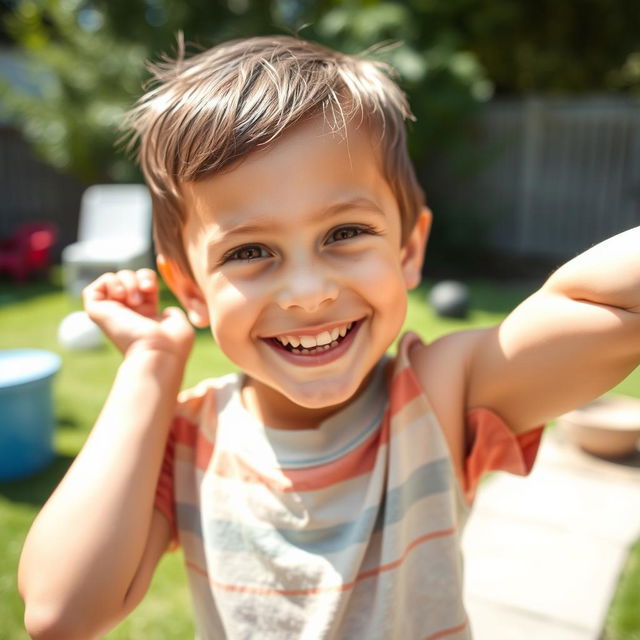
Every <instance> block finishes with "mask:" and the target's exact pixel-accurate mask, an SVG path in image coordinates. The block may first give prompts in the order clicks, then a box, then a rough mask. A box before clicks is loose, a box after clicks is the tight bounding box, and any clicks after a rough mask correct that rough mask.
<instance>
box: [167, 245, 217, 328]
mask: <svg viewBox="0 0 640 640" xmlns="http://www.w3.org/2000/svg"><path fill="white" fill-rule="evenodd" d="M156 263H157V265H158V271H160V275H161V276H162V279H163V280H164V281H165V282H166V283H167V286H168V287H169V289H171V291H173V293H174V295H175V296H176V298H178V300H180V302H181V304H182V306H183V307H184V308H185V310H186V311H187V315H188V317H189V320H190V321H191V324H193V325H194V326H195V327H199V328H204V327H208V326H209V310H208V308H207V303H206V300H205V298H204V296H203V295H202V291H201V290H200V287H199V286H198V285H197V284H196V283H195V282H194V280H193V278H192V277H191V276H188V275H186V274H185V273H184V272H183V271H182V269H180V267H179V266H178V265H177V264H176V263H175V262H174V261H172V260H168V259H167V258H165V257H164V256H163V255H162V254H161V253H159V254H158V257H157V259H156Z"/></svg>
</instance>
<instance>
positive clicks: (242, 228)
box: [209, 198, 386, 243]
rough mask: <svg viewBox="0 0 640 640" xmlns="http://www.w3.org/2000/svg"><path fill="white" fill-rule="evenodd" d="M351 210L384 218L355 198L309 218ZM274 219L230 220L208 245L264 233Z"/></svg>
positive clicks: (375, 207) (366, 202)
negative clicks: (236, 221) (362, 211)
mask: <svg viewBox="0 0 640 640" xmlns="http://www.w3.org/2000/svg"><path fill="white" fill-rule="evenodd" d="M351 209H367V210H368V211H369V212H371V213H375V214H377V215H379V216H381V217H382V218H386V216H385V213H384V211H382V209H380V207H379V206H378V205H377V204H376V203H375V202H373V201H372V200H369V199H368V198H355V199H352V200H344V201H342V202H337V203H336V204H332V205H330V206H329V207H327V208H326V209H322V210H320V211H319V212H318V213H316V214H315V215H314V216H313V217H312V218H311V222H318V221H320V220H326V219H327V218H334V217H336V216H338V215H340V214H342V213H344V212H345V211H349V210H351ZM276 219H277V217H276V216H265V217H264V219H263V220H264V221H263V222H260V221H255V220H251V221H248V222H246V223H243V222H239V223H237V224H234V223H233V218H232V219H231V221H230V224H227V225H225V224H224V223H223V224H220V225H219V226H218V229H217V232H216V233H215V235H214V236H213V237H211V238H210V240H209V243H212V242H221V241H222V240H225V239H227V238H229V237H231V236H235V235H249V234H252V233H259V232H262V231H265V230H266V229H270V228H273V221H274V220H276Z"/></svg>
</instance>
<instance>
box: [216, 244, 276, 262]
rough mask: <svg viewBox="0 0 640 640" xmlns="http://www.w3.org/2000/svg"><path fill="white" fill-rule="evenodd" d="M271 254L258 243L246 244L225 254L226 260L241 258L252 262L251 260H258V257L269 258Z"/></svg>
mask: <svg viewBox="0 0 640 640" xmlns="http://www.w3.org/2000/svg"><path fill="white" fill-rule="evenodd" d="M268 256H269V253H268V251H267V250H266V249H265V248H264V247H261V246H260V245H257V244H251V245H246V246H244V247H239V248H238V249H234V250H233V251H230V252H229V253H228V254H227V255H226V256H225V261H226V260H241V261H245V262H250V261H251V260H257V259H258V258H267V257H268Z"/></svg>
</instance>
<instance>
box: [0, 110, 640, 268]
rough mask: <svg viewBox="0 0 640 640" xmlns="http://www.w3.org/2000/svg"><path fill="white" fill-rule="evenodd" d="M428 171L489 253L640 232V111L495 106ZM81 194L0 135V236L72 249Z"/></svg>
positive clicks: (567, 247)
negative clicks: (28, 229) (32, 228)
mask: <svg viewBox="0 0 640 640" xmlns="http://www.w3.org/2000/svg"><path fill="white" fill-rule="evenodd" d="M431 165H432V166H430V167H428V168H427V170H426V171H425V183H426V187H427V193H429V194H435V195H437V200H438V202H440V203H446V206H445V207H443V209H447V208H451V207H453V208H457V209H458V211H463V212H464V213H465V215H468V216H470V217H474V218H477V219H480V221H481V222H482V223H483V226H485V227H486V228H487V229H488V234H487V235H488V241H489V243H490V244H491V245H492V246H494V247H495V248H497V249H500V250H501V251H503V252H506V253H510V254H513V255H517V256H527V255H534V256H535V255H537V256H546V257H550V258H567V257H570V256H571V255H574V254H575V253H577V252H579V251H581V250H583V249H585V248H586V247H588V246H590V245H592V244H595V243H596V242H598V241H599V240H601V239H603V238H605V237H607V236H609V235H612V234H614V233H616V232H618V231H622V230H624V229H628V228H630V227H632V226H635V225H638V224H640V103H639V102H634V101H632V100H624V99H617V100H614V99H606V100H605V99H601V100H596V99H591V100H583V99H580V100H578V99H572V100H547V99H535V98H529V99H526V100H519V101H512V102H500V101H495V102H492V103H489V104H488V105H487V106H486V107H485V108H484V109H483V111H482V112H481V113H480V115H479V117H478V118H477V119H476V121H475V122H474V124H473V126H472V127H470V129H469V131H468V133H466V134H465V136H464V140H463V145H462V146H461V147H460V148H458V149H457V150H456V152H455V154H452V158H448V159H446V158H442V159H440V158H438V159H435V161H434V162H432V163H431ZM81 192H82V186H81V185H80V184H78V183H77V182H76V181H74V180H73V179H71V178H69V177H67V176H64V175H61V174H59V173H57V172H56V171H54V170H53V169H51V168H50V167H48V166H46V165H45V164H44V163H42V162H40V161H38V160H37V159H35V157H34V155H33V153H32V152H31V151H30V150H29V148H28V147H27V145H26V144H25V143H24V141H23V140H22V139H21V137H20V135H19V134H18V133H16V132H15V131H14V130H13V129H11V128H9V127H6V126H5V127H2V126H0V193H2V197H1V198H0V236H4V235H6V234H8V233H9V232H10V231H11V230H12V229H13V228H14V227H15V226H16V225H17V224H18V223H19V222H22V221H27V220H36V219H48V220H52V221H54V222H55V223H56V224H57V225H58V227H59V228H60V231H61V237H60V243H59V246H60V247H62V246H64V245H66V244H68V243H69V242H72V241H74V240H75V237H76V230H77V220H78V211H79V203H80V195H81ZM445 213H446V211H445ZM436 214H438V211H436ZM469 228H470V229H473V228H474V227H473V226H472V225H471V226H470V227H469ZM470 233H473V231H470Z"/></svg>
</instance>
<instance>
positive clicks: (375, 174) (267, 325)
mask: <svg viewBox="0 0 640 640" xmlns="http://www.w3.org/2000/svg"><path fill="white" fill-rule="evenodd" d="M184 196H185V203H186V207H187V212H188V215H187V223H186V225H185V229H184V241H185V248H186V252H187V256H188V258H189V261H190V264H191V267H192V269H193V274H194V278H195V282H191V281H188V280H187V279H186V278H183V283H182V285H180V286H177V287H175V288H176V290H177V292H178V294H179V295H180V297H181V299H182V302H183V303H184V304H185V306H186V307H187V308H188V310H189V311H190V317H191V319H192V320H193V321H195V323H196V324H198V325H201V326H202V325H206V324H207V323H209V324H210V325H211V331H212V334H213V336H214V338H215V340H216V341H217V343H218V344H219V346H220V348H221V349H222V350H223V351H224V353H225V354H226V355H227V356H228V357H229V358H230V359H231V360H232V361H233V362H234V363H235V364H236V365H237V366H238V367H240V368H241V369H242V371H244V372H245V373H246V374H247V376H248V379H247V380H248V385H252V387H253V389H254V391H255V394H256V397H257V399H258V402H259V403H260V406H261V407H262V410H263V412H265V411H266V412H268V411H269V409H273V411H275V412H276V413H277V412H278V411H279V410H280V411H281V412H282V413H285V414H287V415H292V414H294V415H295V412H296V411H298V410H299V413H300V415H301V416H302V415H305V413H306V415H307V416H308V415H310V414H313V410H321V411H316V412H317V414H318V415H320V414H321V413H322V410H326V409H327V408H330V407H336V405H340V404H342V403H344V402H346V401H348V400H349V399H350V398H352V397H353V396H354V394H356V393H357V392H358V391H359V389H360V388H361V386H362V384H363V382H364V381H365V380H366V378H367V376H368V374H369V373H370V372H371V370H372V368H373V367H374V365H375V364H376V363H377V361H378V360H379V359H380V357H381V356H382V355H383V354H384V352H385V351H386V349H387V348H388V347H389V345H390V344H391V343H392V341H393V340H394V339H395V337H396V336H397V335H398V333H399V331H400V329H401V327H402V323H403V321H404V318H405V313H406V306H407V297H406V289H407V287H411V286H415V285H416V284H417V283H418V281H419V274H420V267H421V259H422V251H423V247H424V241H425V238H426V233H427V231H428V220H427V214H425V215H424V216H423V218H422V219H421V222H420V223H419V224H418V225H417V226H416V230H415V231H414V233H413V234H412V237H411V238H410V239H409V241H408V243H406V244H405V246H404V247H401V226H400V213H399V210H398V205H397V202H396V199H395V197H394V195H393V193H392V191H391V189H390V187H389V185H388V184H387V182H386V180H385V179H384V178H383V176H382V173H381V170H380V161H379V158H378V151H377V150H376V148H375V146H374V141H373V140H371V138H370V136H369V134H368V132H367V131H366V129H365V128H364V127H360V128H359V129H358V128H355V127H349V128H348V131H347V135H346V136H345V135H341V134H335V133H331V131H330V130H329V128H328V126H327V125H326V124H325V123H324V121H323V120H322V119H314V120H311V121H309V122H306V123H304V124H301V125H298V126H297V127H296V128H294V129H293V130H292V131H290V132H288V133H286V134H285V135H284V136H283V137H282V138H281V140H279V141H278V142H277V143H276V144H275V145H273V146H272V147H270V148H268V149H267V150H263V151H258V152H256V153H254V154H252V155H250V156H249V157H248V158H246V159H245V160H243V161H242V162H241V163H240V164H239V165H238V166H237V167H235V168H233V169H232V170H230V171H229V172H227V173H223V174H218V175H214V176H212V177H210V178H207V179H204V180H202V181H199V182H195V183H187V184H185V185H184ZM418 245H420V246H418ZM418 254H419V255H418ZM345 332H346V335H345ZM316 345H320V346H316ZM327 345H328V346H327ZM305 347H306V348H305ZM309 410H312V411H309ZM325 412H326V411H325ZM274 426H275V425H274Z"/></svg>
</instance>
